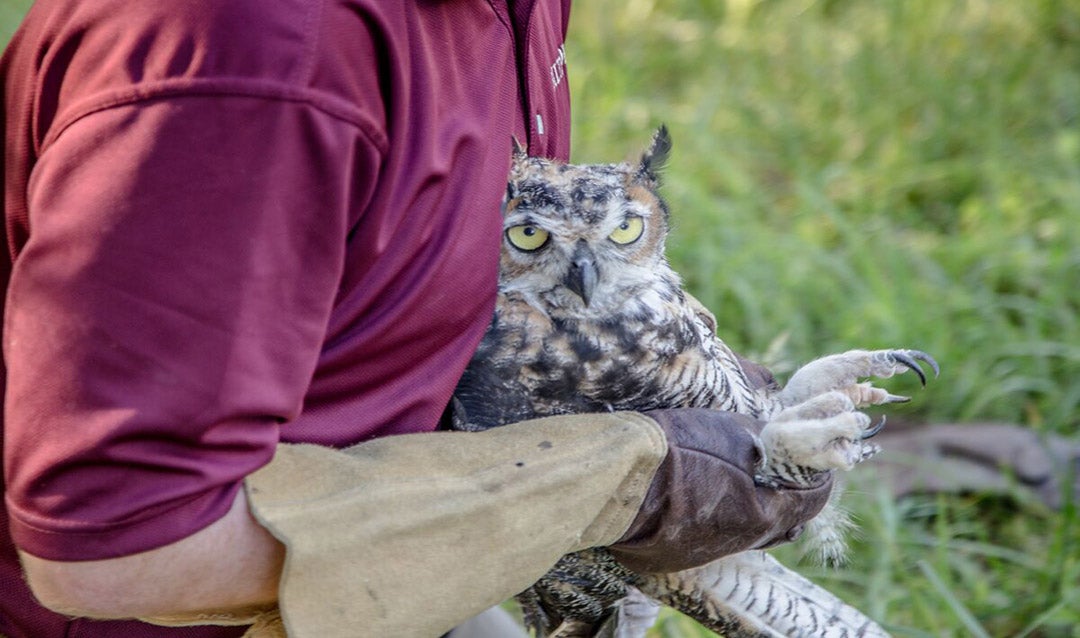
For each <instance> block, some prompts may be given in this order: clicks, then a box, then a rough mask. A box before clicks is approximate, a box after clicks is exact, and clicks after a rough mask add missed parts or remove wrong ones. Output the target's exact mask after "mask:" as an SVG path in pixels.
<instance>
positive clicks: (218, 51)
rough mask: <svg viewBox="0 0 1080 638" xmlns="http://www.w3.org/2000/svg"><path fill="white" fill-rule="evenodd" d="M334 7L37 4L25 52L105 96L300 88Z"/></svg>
mask: <svg viewBox="0 0 1080 638" xmlns="http://www.w3.org/2000/svg"><path fill="white" fill-rule="evenodd" d="M333 1H334V0H274V1H273V2H266V1H265V0H169V1H168V2H156V1H153V0H141V1H134V2H132V1H131V0H94V1H93V2H84V1H80V0H38V1H37V2H36V3H35V5H34V6H33V7H32V9H31V11H30V13H29V15H28V16H27V24H25V25H24V27H25V28H24V31H26V33H25V34H24V35H25V36H29V37H28V38H23V39H24V40H27V39H29V40H30V41H24V42H22V43H21V44H22V45H24V46H30V47H33V48H35V49H37V50H39V51H42V52H44V55H43V56H38V57H39V58H40V59H43V60H45V63H46V64H60V65H63V66H64V67H66V68H65V69H64V71H65V73H64V75H66V76H68V78H69V79H70V78H71V77H73V74H74V73H78V74H79V75H78V76H76V77H82V78H85V79H87V80H92V82H93V84H94V86H93V87H90V86H87V87H84V88H94V89H102V88H106V87H116V86H117V85H122V84H146V83H152V82H156V81H161V80H168V79H176V78H185V79H209V78H219V79H220V78H256V79H262V80H266V81H276V82H296V81H303V75H304V74H305V73H306V72H307V71H308V69H309V68H310V66H311V65H312V64H313V59H314V55H315V47H316V44H317V40H318V29H319V19H320V16H321V14H322V11H323V4H324V3H328V2H333Z"/></svg>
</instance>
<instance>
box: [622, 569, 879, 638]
mask: <svg viewBox="0 0 1080 638" xmlns="http://www.w3.org/2000/svg"><path fill="white" fill-rule="evenodd" d="M634 584H635V586H636V587H638V588H639V589H640V590H641V591H642V592H643V593H645V594H646V595H648V596H650V597H652V598H655V599H657V600H659V601H660V602H662V603H664V604H666V605H670V606H672V607H674V608H676V609H679V610H680V611H682V612H683V613H685V614H687V615H689V616H690V617H692V618H694V619H695V620H697V621H698V622H699V623H701V624H702V625H704V626H706V627H708V628H709V629H712V630H713V631H716V632H718V633H720V634H722V635H724V636H726V637H727V638H763V637H767V638H887V637H888V636H889V634H888V633H886V632H885V630H884V629H882V628H881V627H880V626H879V625H878V624H877V623H875V622H874V621H873V620H871V619H870V618H868V617H866V616H865V615H863V614H862V613H861V612H860V611H858V610H857V609H855V608H854V607H851V606H850V605H848V604H846V603H845V602H844V601H842V600H840V599H839V598H837V597H836V596H834V595H833V594H831V593H829V592H828V591H826V590H825V589H823V588H822V587H819V586H817V585H815V584H814V583H812V582H811V581H809V580H807V579H806V578H803V577H802V576H800V575H799V574H797V573H795V572H793V571H791V570H790V569H787V568H786V567H784V566H783V565H781V564H780V563H779V562H778V561H777V560H776V559H774V558H773V557H771V556H769V555H768V554H766V553H765V552H762V551H757V550H755V551H748V552H742V553H740V554H734V555H732V556H726V557H724V558H721V559H720V560H717V561H714V562H712V563H709V564H708V565H704V566H702V567H698V568H695V569H688V570H685V571H681V572H677V573H674V574H640V575H638V578H637V579H636V581H635V583H634Z"/></svg>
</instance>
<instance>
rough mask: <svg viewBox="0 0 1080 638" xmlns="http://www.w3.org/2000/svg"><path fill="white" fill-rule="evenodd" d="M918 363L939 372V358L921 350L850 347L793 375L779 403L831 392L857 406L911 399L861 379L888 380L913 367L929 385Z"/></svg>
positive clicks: (800, 369) (797, 402)
mask: <svg viewBox="0 0 1080 638" xmlns="http://www.w3.org/2000/svg"><path fill="white" fill-rule="evenodd" d="M919 362H923V363H925V364H927V366H928V367H929V368H930V369H931V370H933V371H934V375H935V376H937V375H938V373H939V372H940V368H939V367H938V364H937V361H935V360H934V358H933V357H931V356H930V355H929V354H927V353H925V352H922V351H921V350H849V351H848V352H844V353H842V354H834V355H830V356H827V357H823V358H821V359H817V360H815V361H811V362H810V363H808V364H806V365H804V366H803V367H801V368H799V369H798V370H797V371H796V372H795V374H794V375H792V377H791V379H790V380H789V381H788V383H787V385H786V386H785V387H784V389H783V390H782V391H781V392H780V403H781V405H783V406H785V407H790V406H795V405H797V404H800V403H803V402H804V401H807V400H809V399H812V398H814V397H816V396H818V395H822V394H825V393H827V392H832V391H840V392H843V393H844V394H846V395H847V396H848V398H850V399H851V400H852V402H853V403H854V404H855V406H856V407H865V406H868V405H881V404H884V403H900V402H904V401H908V400H909V398H908V397H905V396H900V395H895V394H891V393H890V392H888V391H886V390H883V389H881V388H875V387H874V386H873V385H872V384H870V383H859V382H858V381H859V379H864V378H869V377H876V378H880V379H886V378H888V377H891V376H893V375H894V374H901V373H904V372H907V371H908V370H911V371H912V372H914V373H915V375H916V376H918V377H919V381H920V382H921V383H922V384H923V385H926V373H925V372H924V371H923V369H922V367H921V366H920V365H919Z"/></svg>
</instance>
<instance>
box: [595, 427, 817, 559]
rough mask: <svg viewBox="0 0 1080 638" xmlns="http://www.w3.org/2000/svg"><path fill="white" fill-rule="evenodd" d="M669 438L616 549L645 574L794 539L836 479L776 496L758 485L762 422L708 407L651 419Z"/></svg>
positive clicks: (618, 555) (776, 492)
mask: <svg viewBox="0 0 1080 638" xmlns="http://www.w3.org/2000/svg"><path fill="white" fill-rule="evenodd" d="M647 416H649V417H651V418H652V419H654V420H655V421H656V422H657V423H658V424H659V425H660V427H661V429H662V430H663V432H664V435H665V437H666V438H667V443H668V453H667V456H666V457H665V458H664V460H663V461H662V462H661V464H660V468H659V469H658V470H657V472H656V474H655V475H654V478H653V480H652V484H651V485H650V487H649V490H648V492H647V493H646V495H645V501H644V502H643V504H642V506H641V508H640V510H639V511H638V514H637V516H636V518H635V519H634V520H633V522H632V523H631V524H630V527H629V529H627V531H626V532H625V533H624V534H623V536H622V537H621V538H620V539H619V540H618V541H616V543H615V544H613V545H611V546H610V551H611V553H612V555H614V556H615V558H616V559H618V560H619V562H621V563H622V564H624V565H626V566H627V567H629V568H630V569H633V570H635V571H640V572H674V571H681V570H683V569H688V568H691V567H696V566H699V565H704V564H706V563H710V562H712V561H713V560H716V559H717V558H720V557H721V556H725V555H728V554H734V553H736V552H741V551H745V550H748V549H758V548H763V547H769V546H772V545H776V544H778V543H782V542H784V541H788V540H794V539H795V538H797V537H798V536H799V534H800V533H801V531H802V526H803V524H804V523H805V522H806V521H808V520H809V519H811V518H813V517H814V516H815V515H816V514H817V513H818V512H819V511H821V508H822V507H824V506H825V503H826V501H827V500H828V498H829V492H830V490H831V489H832V479H831V478H827V479H824V480H823V482H822V484H821V485H820V486H817V487H815V488H812V489H784V490H776V489H772V488H768V487H761V486H758V485H756V484H755V483H754V473H755V470H756V469H757V467H758V465H759V463H760V462H761V451H760V448H759V446H758V442H757V439H756V436H755V434H756V433H757V432H758V431H759V430H760V428H761V423H760V422H759V421H756V420H754V419H752V418H750V417H747V416H744V415H740V414H734V413H731V412H718V411H716V410H706V409H681V410H657V411H654V412H649V413H647Z"/></svg>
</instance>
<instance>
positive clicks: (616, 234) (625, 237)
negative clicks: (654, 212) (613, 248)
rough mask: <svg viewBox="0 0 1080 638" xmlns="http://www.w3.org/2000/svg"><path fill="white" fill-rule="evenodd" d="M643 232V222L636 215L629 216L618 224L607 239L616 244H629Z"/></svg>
mask: <svg viewBox="0 0 1080 638" xmlns="http://www.w3.org/2000/svg"><path fill="white" fill-rule="evenodd" d="M644 231H645V220H644V219H642V218H640V217H638V216H637V215H630V216H628V217H627V218H626V219H624V220H623V223H621V224H619V227H618V228H616V229H615V230H614V231H613V232H612V233H611V234H610V235H608V238H609V239H611V241H613V242H615V243H616V244H631V243H633V242H635V241H637V240H638V238H639V237H641V233H643V232H644Z"/></svg>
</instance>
